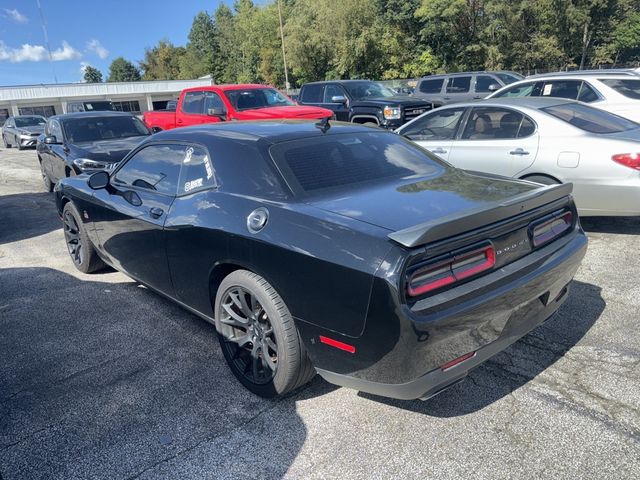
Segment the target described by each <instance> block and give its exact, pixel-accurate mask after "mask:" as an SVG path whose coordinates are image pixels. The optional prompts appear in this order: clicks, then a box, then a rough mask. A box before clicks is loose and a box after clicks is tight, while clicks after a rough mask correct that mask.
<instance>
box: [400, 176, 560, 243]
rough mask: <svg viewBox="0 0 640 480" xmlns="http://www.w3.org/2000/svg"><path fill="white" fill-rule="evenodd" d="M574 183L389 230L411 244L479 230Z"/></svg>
mask: <svg viewBox="0 0 640 480" xmlns="http://www.w3.org/2000/svg"><path fill="white" fill-rule="evenodd" d="M572 191H573V184H572V183H563V184H561V185H549V186H545V187H541V188H536V189H535V190H530V191H528V192H524V193H521V194H520V195H516V196H515V197H511V198H509V199H507V200H505V201H503V202H495V203H494V204H491V205H489V206H484V207H479V208H474V209H472V210H466V211H462V212H459V213H455V214H453V215H449V216H447V217H443V218H439V219H437V220H431V221H429V222H425V223H421V224H419V225H415V226H413V227H409V228H405V229H404V230H398V231H397V232H393V233H390V234H389V238H390V239H391V240H393V241H395V242H397V243H399V244H400V245H403V246H405V247H408V248H413V247H418V246H420V245H424V244H426V243H432V242H436V241H438V240H443V239H445V238H449V237H453V236H455V235H459V234H461V233H465V232H468V231H471V230H475V229H477V228H480V227H484V226H486V225H490V224H492V223H496V222H499V221H500V220H504V219H505V218H509V217H513V216H515V215H518V214H520V213H522V212H526V211H528V210H533V209H534V208H538V207H541V206H543V205H546V204H548V203H551V202H554V201H556V200H559V199H561V198H563V197H566V196H568V195H571V192H572Z"/></svg>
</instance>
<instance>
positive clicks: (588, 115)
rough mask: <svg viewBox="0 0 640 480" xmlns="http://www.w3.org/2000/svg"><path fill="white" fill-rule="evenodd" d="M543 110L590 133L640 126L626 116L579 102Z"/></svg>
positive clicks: (620, 130)
mask: <svg viewBox="0 0 640 480" xmlns="http://www.w3.org/2000/svg"><path fill="white" fill-rule="evenodd" d="M541 110H542V111H543V112H547V113H548V114H550V115H553V116H554V117H556V118H559V119H560V120H564V121H565V122H567V123H570V124H571V125H573V126H574V127H577V128H579V129H581V130H584V131H585V132H590V133H618V132H626V131H628V130H633V129H635V128H639V127H640V125H638V124H637V123H635V122H632V121H631V120H627V119H626V118H622V117H619V116H617V115H614V114H612V113H609V112H605V111H604V110H599V109H597V108H592V107H588V106H587V105H581V104H579V103H575V104H564V105H555V106H553V107H545V108H542V109H541Z"/></svg>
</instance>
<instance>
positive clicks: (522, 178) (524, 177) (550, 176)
mask: <svg viewBox="0 0 640 480" xmlns="http://www.w3.org/2000/svg"><path fill="white" fill-rule="evenodd" d="M531 177H545V178H548V179H550V180H553V181H554V182H556V183H559V184H560V183H564V182H563V181H562V180H560V179H559V178H556V177H554V176H553V175H549V174H548V173H527V174H526V175H522V176H521V177H520V180H528V179H529V178H531Z"/></svg>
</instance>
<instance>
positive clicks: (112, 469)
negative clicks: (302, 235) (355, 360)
mask: <svg viewBox="0 0 640 480" xmlns="http://www.w3.org/2000/svg"><path fill="white" fill-rule="evenodd" d="M583 223H584V225H585V228H586V229H587V231H588V233H589V237H590V245H589V250H588V253H587V256H586V258H585V260H584V263H583V265H582V267H581V269H580V270H579V272H578V275H577V277H576V280H575V282H574V284H573V288H572V290H571V293H570V297H569V299H568V301H567V303H566V304H565V305H564V306H563V307H562V309H561V310H560V312H559V313H558V315H557V316H556V317H555V318H553V319H551V320H549V321H548V322H547V323H545V324H544V325H542V326H541V327H540V328H538V329H536V330H534V331H533V332H532V333H531V334H529V335H527V336H526V337H524V338H523V339H521V340H520V341H519V342H517V343H516V344H514V345H513V346H512V347H510V348H509V349H508V350H506V351H505V352H503V353H501V354H499V355H497V356H496V357H494V358H493V359H492V360H490V361H489V362H488V363H487V364H485V365H484V366H481V367H479V368H478V369H476V370H474V371H473V372H472V373H471V374H470V376H469V377H468V378H467V379H466V380H465V381H464V382H463V383H461V384H458V385H456V386H455V387H453V388H451V389H449V390H447V391H446V392H444V393H442V394H441V395H439V396H437V397H435V398H433V399H431V400H429V401H426V402H421V401H412V402H403V401H394V400H388V399H383V398H377V397H374V396H371V395H366V394H361V393H358V392H355V391H352V390H348V389H344V388H337V387H334V386H332V385H329V384H328V383H326V382H324V381H323V380H322V379H320V378H319V377H316V378H315V380H314V381H313V382H312V383H311V384H310V385H309V386H308V387H306V388H304V389H302V390H301V391H299V392H297V393H296V394H294V395H291V396H289V397H287V398H285V399H282V400H279V401H269V400H264V399H261V398H259V397H256V396H254V395H252V394H250V393H249V392H248V391H246V390H245V389H244V388H243V387H241V386H240V384H239V383H238V382H237V381H236V380H235V378H234V377H233V376H232V374H231V373H230V371H229V369H228V368H227V366H226V364H225V362H224V359H223V356H222V353H221V351H220V348H219V346H218V343H217V340H216V337H215V331H214V328H213V327H212V326H211V325H209V324H207V323H206V322H204V321H202V320H201V319H199V318H197V317H195V316H193V315H191V314H189V313H187V312H186V311H184V310H182V309H180V308H179V307H178V306H176V305H174V304H172V303H170V302H169V301H168V300H165V299H164V298H162V297H160V296H158V295H156V294H154V293H152V292H150V291H149V290H147V289H146V288H144V287H142V286H140V285H138V284H137V283H136V282H134V281H132V280H131V279H129V278H128V277H126V276H124V275H122V274H120V273H118V272H114V271H110V272H107V273H99V274H94V275H84V274H81V273H79V272H77V271H76V270H75V268H74V267H73V265H72V263H71V261H70V259H69V258H68V255H67V252H66V248H65V244H64V240H63V234H62V230H61V224H60V221H59V219H58V217H57V215H56V211H55V206H54V200H53V194H49V193H45V192H44V188H43V186H42V181H41V178H40V174H39V169H38V165H37V157H36V154H35V152H34V151H24V152H18V151H16V150H15V149H14V150H6V149H0V479H1V480H12V479H31V478H42V479H58V478H59V479H72V478H73V479H75V478H78V479H80V478H82V479H88V478H96V479H102V478H104V479H132V478H143V479H152V478H153V479H155V478H167V479H176V478H180V479H185V478H198V479H201V478H230V479H231V478H233V479H236V478H260V479H262V478H265V479H267V478H269V479H270V478H283V477H284V478H302V479H314V478H318V479H321V478H322V479H324V478H342V479H351V478H376V479H378V478H437V479H448V478H452V479H460V478H487V479H489V478H490V479H502V478H505V479H507V478H509V479H511V478H514V479H515V478H518V479H519V478H543V477H544V478H571V479H575V478H580V479H588V478H593V479H602V478H608V479H610V478H638V477H640V335H639V334H638V331H639V328H638V324H639V322H640V313H639V312H640V280H639V278H640V277H639V275H638V269H639V267H640V260H639V259H638V244H639V240H640V219H633V218H622V219H602V218H598V219H585V220H584V221H583Z"/></svg>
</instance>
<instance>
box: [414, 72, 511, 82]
mask: <svg viewBox="0 0 640 480" xmlns="http://www.w3.org/2000/svg"><path fill="white" fill-rule="evenodd" d="M492 73H507V74H509V75H516V76H518V77H521V76H522V75H520V74H519V73H516V72H512V71H510V70H478V71H475V72H451V73H436V74H435V75H426V76H424V77H422V78H420V80H429V79H431V78H441V77H450V76H453V75H477V74H492Z"/></svg>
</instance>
